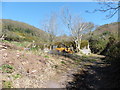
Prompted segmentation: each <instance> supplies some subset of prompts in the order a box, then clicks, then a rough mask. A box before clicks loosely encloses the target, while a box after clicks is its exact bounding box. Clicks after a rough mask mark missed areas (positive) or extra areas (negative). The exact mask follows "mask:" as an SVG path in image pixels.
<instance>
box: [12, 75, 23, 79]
mask: <svg viewBox="0 0 120 90" xmlns="http://www.w3.org/2000/svg"><path fill="white" fill-rule="evenodd" d="M12 77H13V78H14V79H17V78H20V77H21V75H20V74H16V75H12Z"/></svg>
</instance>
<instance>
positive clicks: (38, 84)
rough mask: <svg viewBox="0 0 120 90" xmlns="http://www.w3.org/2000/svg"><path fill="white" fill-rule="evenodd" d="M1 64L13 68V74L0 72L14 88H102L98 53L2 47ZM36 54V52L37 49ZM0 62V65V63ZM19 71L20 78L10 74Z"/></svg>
mask: <svg viewBox="0 0 120 90" xmlns="http://www.w3.org/2000/svg"><path fill="white" fill-rule="evenodd" d="M0 53H1V54H2V61H1V65H3V64H9V65H12V66H13V67H14V72H13V73H5V72H3V71H1V72H2V81H11V82H12V86H11V87H14V88H68V89H69V88H80V89H92V88H93V89H96V88H101V87H104V84H105V82H104V79H103V77H104V73H103V70H104V68H105V66H106V64H104V63H103V61H102V60H101V58H103V56H100V55H94V54H93V55H91V56H82V55H77V54H75V55H65V56H59V55H51V54H43V53H41V52H39V54H37V55H36V54H34V53H33V52H30V51H21V50H18V49H11V48H3V47H2V48H1V50H0ZM37 53H38V52H37ZM1 65H0V66H1ZM16 74H20V75H21V77H19V78H16V79H15V78H14V77H13V76H14V75H16Z"/></svg>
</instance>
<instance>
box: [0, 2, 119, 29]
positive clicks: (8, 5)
mask: <svg viewBox="0 0 120 90" xmlns="http://www.w3.org/2000/svg"><path fill="white" fill-rule="evenodd" d="M63 7H67V8H69V10H70V12H71V13H72V14H73V15H79V16H80V17H82V18H83V19H84V20H85V21H86V22H92V23H94V24H95V25H104V24H108V23H111V22H116V21H117V20H118V16H117V14H116V15H115V16H114V17H112V18H110V19H106V18H105V15H107V13H102V12H96V13H86V10H88V11H93V10H94V9H96V8H99V5H98V3H97V2H2V19H12V20H15V21H20V22H25V23H27V24H30V25H32V26H35V27H37V28H40V29H41V28H42V26H41V24H42V23H43V21H44V20H45V19H46V18H48V17H49V16H50V15H51V13H52V12H55V13H57V14H58V16H59V17H60V15H61V14H60V11H61V9H62V8H63ZM60 23H61V22H60ZM61 29H63V30H64V29H65V28H61Z"/></svg>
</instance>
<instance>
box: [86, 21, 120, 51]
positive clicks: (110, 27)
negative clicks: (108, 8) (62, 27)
mask: <svg viewBox="0 0 120 90" xmlns="http://www.w3.org/2000/svg"><path fill="white" fill-rule="evenodd" d="M118 24H120V23H118V22H114V23H110V24H105V25H102V26H99V27H97V28H96V30H95V31H93V32H92V33H91V35H89V36H88V35H85V36H84V37H85V38H87V39H89V41H90V47H91V49H92V52H94V53H100V52H102V51H103V50H104V48H105V46H106V45H107V44H108V43H109V41H110V39H111V38H112V39H115V40H118Z"/></svg>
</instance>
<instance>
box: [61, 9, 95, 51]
mask: <svg viewBox="0 0 120 90" xmlns="http://www.w3.org/2000/svg"><path fill="white" fill-rule="evenodd" d="M62 20H63V22H64V24H65V25H66V27H67V28H68V29H69V30H70V32H71V35H72V37H73V40H74V42H75V43H76V49H77V51H80V45H81V40H82V36H83V34H84V33H87V32H89V31H90V30H91V29H92V28H93V27H94V24H92V23H90V22H85V21H83V20H82V18H81V17H79V16H73V15H72V14H71V13H70V11H69V9H68V8H63V9H62Z"/></svg>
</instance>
